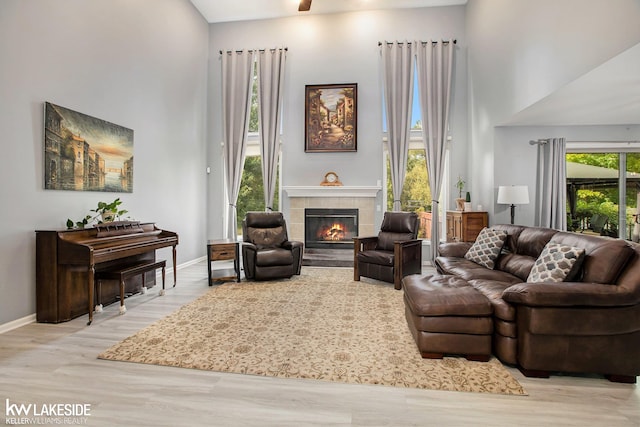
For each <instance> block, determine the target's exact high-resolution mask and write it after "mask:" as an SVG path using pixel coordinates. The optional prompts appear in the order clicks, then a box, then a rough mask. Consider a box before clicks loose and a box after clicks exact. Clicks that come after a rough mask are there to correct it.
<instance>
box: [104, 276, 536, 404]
mask: <svg viewBox="0 0 640 427" xmlns="http://www.w3.org/2000/svg"><path fill="white" fill-rule="evenodd" d="M402 295H403V293H402V291H397V290H395V289H393V285H391V284H387V283H382V282H377V281H373V280H366V279H363V280H362V281H360V282H356V281H353V270H352V269H348V268H318V267H303V269H302V274H301V275H300V276H294V277H293V278H291V279H285V280H278V281H267V282H241V283H226V284H223V285H220V286H217V287H216V288H213V289H211V290H210V291H209V292H208V293H206V294H205V295H203V296H201V297H200V298H198V299H196V300H194V301H193V302H191V303H189V304H186V305H184V306H183V307H181V308H180V309H179V310H177V311H176V312H174V313H172V314H170V315H168V316H167V317H165V318H164V319H161V320H159V321H157V322H156V323H154V324H152V325H150V326H148V327H146V328H144V329H142V330H141V331H139V332H137V333H136V334H134V335H132V336H130V337H129V338H127V339H125V340H124V341H122V342H120V343H118V344H116V345H114V346H113V347H111V348H110V349H108V350H106V351H105V352H104V353H102V354H100V355H99V356H98V357H99V358H101V359H108V360H119V361H128V362H138V363H147V364H154V365H165V366H175V367H183V368H195V369H204V370H211V371H219V372H234V373H240V374H253V375H263V376H272V377H281V378H305V379H315V380H327V381H338V382H344V383H357V384H378V385H386V386H394V387H415V388H422V389H433V390H452V391H467V392H484V393H501V394H513V395H525V394H526V392H525V390H524V389H523V387H522V386H521V385H520V383H518V381H517V380H516V379H515V378H514V377H513V376H512V375H511V374H510V373H509V372H508V371H507V370H506V369H505V368H504V367H503V366H502V364H501V363H500V362H499V361H498V360H496V359H492V360H491V361H489V362H486V363H483V362H471V361H467V360H466V359H464V358H462V357H446V358H444V359H440V360H430V359H422V357H421V356H420V353H419V352H418V349H417V347H416V344H415V342H414V341H413V338H412V336H411V333H410V332H409V329H408V327H407V323H406V320H405V318H404V305H403V300H402Z"/></svg>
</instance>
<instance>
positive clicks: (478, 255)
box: [464, 227, 507, 270]
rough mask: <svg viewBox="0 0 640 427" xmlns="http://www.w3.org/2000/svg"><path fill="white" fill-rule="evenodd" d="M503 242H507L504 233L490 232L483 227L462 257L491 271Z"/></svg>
mask: <svg viewBox="0 0 640 427" xmlns="http://www.w3.org/2000/svg"><path fill="white" fill-rule="evenodd" d="M505 240H507V232H506V231H501V230H492V229H490V228H486V227H485V228H483V229H482V231H480V234H478V237H477V238H476V241H475V242H474V243H473V245H472V246H471V248H469V250H468V251H467V253H466V254H464V257H465V258H466V259H468V260H469V261H473V262H475V263H476V264H480V265H482V266H484V267H487V268H489V269H491V270H493V266H494V265H495V262H496V259H497V258H498V255H500V251H501V250H502V246H503V245H504V242H505Z"/></svg>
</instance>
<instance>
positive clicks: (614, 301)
mask: <svg viewBox="0 0 640 427" xmlns="http://www.w3.org/2000/svg"><path fill="white" fill-rule="evenodd" d="M502 299H504V300H505V301H507V302H509V303H512V304H522V305H528V306H538V307H575V306H591V307H594V306H595V307H619V306H629V305H635V304H638V303H640V301H639V299H638V296H637V295H633V293H631V292H630V291H629V290H627V289H624V288H622V287H620V286H617V285H603V284H600V283H583V282H560V283H518V284H515V285H512V286H510V287H508V288H507V289H505V290H504V292H503V293H502Z"/></svg>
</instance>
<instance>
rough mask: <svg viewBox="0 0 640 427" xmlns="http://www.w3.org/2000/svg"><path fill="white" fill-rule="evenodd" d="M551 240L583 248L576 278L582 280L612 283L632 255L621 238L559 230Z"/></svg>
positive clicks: (627, 245) (629, 248) (631, 251)
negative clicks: (583, 251) (579, 275)
mask: <svg viewBox="0 0 640 427" xmlns="http://www.w3.org/2000/svg"><path fill="white" fill-rule="evenodd" d="M551 241H552V242H553V243H560V244H563V245H569V246H574V247H578V248H584V249H585V254H584V261H583V263H582V277H581V278H576V280H581V281H582V282H590V283H602V284H609V285H614V284H615V283H616V279H617V278H618V276H619V275H620V273H622V271H623V269H624V267H625V265H626V264H627V262H628V261H629V259H631V256H632V255H633V249H632V248H631V246H629V244H628V243H627V242H625V241H624V240H622V239H613V238H610V237H601V236H591V235H586V234H580V233H569V232H559V233H557V234H556V235H554V236H553V238H552V239H551Z"/></svg>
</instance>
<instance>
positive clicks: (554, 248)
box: [527, 242, 584, 283]
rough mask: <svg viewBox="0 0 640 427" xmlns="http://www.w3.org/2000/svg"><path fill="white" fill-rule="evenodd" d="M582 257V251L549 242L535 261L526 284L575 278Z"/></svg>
mask: <svg viewBox="0 0 640 427" xmlns="http://www.w3.org/2000/svg"><path fill="white" fill-rule="evenodd" d="M583 257H584V249H581V248H576V247H573V246H569V245H561V244H559V243H552V242H549V243H547V244H546V246H545V247H544V249H543V250H542V253H541V254H540V256H539V257H538V259H537V260H536V262H535V264H534V265H533V268H532V269H531V272H530V273H529V277H527V282H529V283H538V282H564V281H565V280H567V281H569V280H571V279H572V278H573V277H575V275H576V273H577V271H579V269H580V264H581V263H582V259H583Z"/></svg>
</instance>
